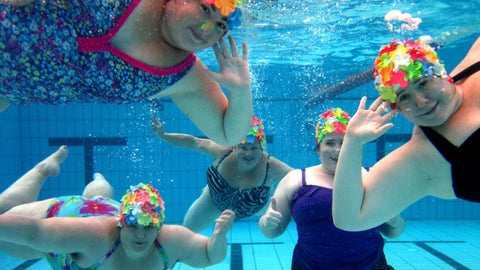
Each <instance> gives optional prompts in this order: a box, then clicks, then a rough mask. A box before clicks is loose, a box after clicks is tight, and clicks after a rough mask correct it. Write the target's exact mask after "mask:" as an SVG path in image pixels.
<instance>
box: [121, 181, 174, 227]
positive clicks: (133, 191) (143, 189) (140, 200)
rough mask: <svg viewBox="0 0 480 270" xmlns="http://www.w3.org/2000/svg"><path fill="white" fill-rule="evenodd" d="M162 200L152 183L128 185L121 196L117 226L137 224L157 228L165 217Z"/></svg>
mask: <svg viewBox="0 0 480 270" xmlns="http://www.w3.org/2000/svg"><path fill="white" fill-rule="evenodd" d="M164 210H165V208H164V206H163V200H162V198H161V197H160V194H159V193H158V191H157V190H156V189H155V188H153V186H152V185H150V184H148V185H145V184H142V183H140V184H138V185H136V186H130V189H129V190H127V193H125V195H124V196H123V198H122V204H121V205H120V214H118V216H117V221H118V226H122V225H132V224H139V225H143V226H149V225H150V224H152V225H153V226H154V227H156V228H157V229H160V227H161V226H162V224H163V220H164V219H165V215H164Z"/></svg>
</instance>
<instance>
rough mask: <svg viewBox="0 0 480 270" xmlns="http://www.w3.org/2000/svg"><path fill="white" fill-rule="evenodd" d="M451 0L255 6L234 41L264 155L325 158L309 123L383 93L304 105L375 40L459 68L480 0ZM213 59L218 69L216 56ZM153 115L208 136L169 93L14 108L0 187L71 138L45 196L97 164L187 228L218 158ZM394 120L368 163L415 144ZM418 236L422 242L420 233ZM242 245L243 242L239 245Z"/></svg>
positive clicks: (448, 207)
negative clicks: (164, 135) (263, 138)
mask: <svg viewBox="0 0 480 270" xmlns="http://www.w3.org/2000/svg"><path fill="white" fill-rule="evenodd" d="M451 2H452V1H348V2H342V1H313V0H309V1H302V2H300V1H298V2H295V1H293V2H292V1H286V0H285V1H283V0H282V1H250V2H249V3H247V5H246V6H247V8H246V9H245V11H244V15H243V17H244V22H243V26H242V27H241V28H238V29H235V30H233V31H231V34H232V35H234V37H236V40H237V41H241V40H246V41H247V42H248V45H249V49H250V50H249V60H250V64H251V72H252V78H253V85H252V86H253V91H254V98H255V104H254V110H255V113H256V115H258V116H259V117H260V118H261V119H263V121H264V125H265V132H266V134H267V136H268V152H269V153H270V154H271V155H273V156H275V157H277V158H279V159H280V160H283V161H285V162H286V163H288V164H289V165H291V166H292V167H294V168H301V167H307V166H311V165H313V164H317V163H318V159H317V156H316V155H315V153H313V151H311V149H312V147H313V145H314V139H313V127H312V123H314V121H315V118H316V116H317V115H318V114H319V113H320V112H322V111H324V110H325V109H328V108H329V107H332V106H334V107H341V108H343V109H344V110H346V111H348V112H351V113H353V112H354V111H355V109H356V107H357V105H358V100H359V97H361V96H363V95H367V96H369V97H372V98H373V97H376V95H377V94H376V92H375V90H374V88H373V86H372V84H371V83H369V84H365V85H362V86H360V87H357V88H355V89H353V90H352V91H350V92H348V93H345V94H343V95H341V96H339V97H337V98H335V99H333V100H328V101H326V102H324V103H321V104H319V105H318V106H316V107H314V108H311V109H307V108H305V106H304V104H305V102H306V101H308V100H309V99H311V98H312V97H314V96H316V95H317V94H318V91H319V89H324V88H325V87H328V86H329V85H332V84H335V83H338V82H340V81H342V80H343V79H345V78H347V77H348V76H351V75H353V74H356V73H359V72H361V71H364V70H366V69H368V68H369V67H370V66H371V63H372V61H373V58H374V57H375V54H376V53H377V51H378V47H379V46H380V45H381V44H384V43H386V42H388V41H389V40H391V39H392V38H394V37H405V36H407V37H418V36H420V35H427V34H428V35H431V36H432V37H434V38H437V37H440V38H439V39H438V40H441V45H442V46H443V47H442V48H441V49H440V50H439V54H440V57H441V58H443V59H444V60H445V63H446V66H447V70H451V69H452V68H453V67H454V65H455V64H456V63H458V61H459V60H460V59H461V58H462V57H463V56H464V55H465V53H466V50H467V49H468V48H469V47H470V45H471V44H472V43H473V41H474V40H475V38H476V37H477V36H478V34H479V30H478V29H479V28H478V24H480V23H479V21H480V20H479V19H480V18H479V16H480V15H478V12H475V11H476V10H478V8H479V7H480V2H479V1H455V2H454V4H453V3H451ZM391 9H399V10H401V11H402V12H410V13H411V14H412V15H414V16H415V17H420V18H422V20H423V22H422V24H420V26H419V29H418V30H417V31H412V32H405V33H404V34H399V33H394V32H390V31H389V30H388V28H387V26H386V22H385V21H384V20H383V16H384V15H385V14H386V13H387V12H388V11H389V10H391ZM442 37H444V38H442ZM439 42H440V41H439ZM212 55H213V53H212V52H211V51H206V52H201V53H199V54H198V56H199V57H200V58H202V59H205V60H207V59H208V57H211V56H212ZM205 62H206V63H207V64H208V65H209V66H211V67H212V69H214V70H215V69H216V64H215V63H209V62H208V60H207V61H205ZM152 113H155V115H156V116H157V117H159V118H161V120H162V121H163V122H164V125H165V129H166V131H167V132H168V131H171V132H180V133H189V134H193V135H196V136H202V134H201V133H200V131H199V130H198V129H196V128H195V127H194V126H193V125H192V124H191V123H190V121H189V120H188V119H187V118H186V117H185V116H184V115H183V114H182V113H181V112H180V111H179V110H178V109H177V108H176V107H175V106H174V105H173V103H172V102H171V101H170V100H163V101H162V102H161V103H160V104H157V105H156V106H152V105H150V104H131V105H103V104H102V105H101V104H75V105H68V106H49V105H31V106H28V107H22V106H11V107H10V108H8V109H7V110H6V111H5V112H3V113H1V114H0V121H1V125H0V149H2V150H1V151H0V160H1V162H0V175H1V179H2V180H1V181H0V188H1V189H2V190H3V189H5V188H6V187H7V186H8V185H9V184H10V183H11V182H12V181H13V180H14V179H16V178H18V177H19V176H20V175H21V174H23V173H24V172H25V171H26V170H28V169H29V168H30V167H32V166H33V165H34V164H35V163H36V162H38V161H40V160H41V159H43V157H44V156H45V155H46V154H48V153H50V152H53V151H54V150H55V149H56V148H57V147H58V146H59V145H61V144H67V145H68V147H69V150H70V153H69V157H68V159H67V161H66V162H65V163H64V164H63V165H62V173H61V174H60V176H59V177H56V178H52V179H50V180H48V181H47V182H46V184H45V186H44V189H43V190H42V193H41V195H40V197H41V198H47V197H52V196H57V195H61V194H78V193H80V192H81V191H82V189H83V186H84V184H85V181H86V180H87V181H88V180H89V175H91V173H93V172H96V171H98V172H101V173H102V174H104V175H105V177H106V178H107V179H108V180H109V181H110V182H111V183H112V184H113V186H114V187H115V191H116V198H117V199H120V198H119V196H120V194H123V193H124V191H125V189H126V188H127V187H128V186H129V185H130V184H136V183H138V182H140V181H142V182H149V183H152V184H153V185H155V186H156V187H158V188H159V190H161V192H162V196H163V197H164V199H165V201H166V222H167V223H181V221H182V220H183V215H184V213H185V212H186V211H187V209H188V207H189V205H190V204H191V203H192V202H193V201H194V200H195V199H196V198H197V197H198V195H199V193H200V190H201V188H203V186H204V185H205V170H206V168H207V167H208V166H209V165H210V163H211V160H210V159H209V158H207V157H204V156H202V155H199V154H195V153H193V152H191V151H187V150H182V149H178V148H174V147H171V146H169V145H167V144H165V143H162V142H160V140H158V139H156V138H154V136H153V135H152V134H151V130H150V125H149V123H148V121H149V119H150V117H151V114H152ZM394 121H395V122H394V123H395V128H394V129H393V130H392V131H390V132H389V136H387V137H385V141H379V142H377V143H371V144H369V146H368V147H367V149H366V150H367V152H368V154H367V156H366V160H365V166H370V165H372V164H373V163H374V162H375V160H376V159H377V158H378V157H379V156H381V155H382V151H386V152H389V151H391V150H392V149H394V148H395V147H397V146H398V145H399V144H401V143H402V141H404V140H405V139H408V138H405V136H402V134H407V133H409V132H410V131H411V128H412V126H411V125H410V124H408V123H407V122H406V121H405V120H404V119H403V118H401V117H397V119H395V120H394ZM403 216H404V217H405V218H406V219H410V220H429V222H430V220H442V222H443V221H444V220H478V219H480V206H479V205H475V204H472V203H467V202H463V201H444V200H439V199H435V198H425V199H423V200H421V201H419V202H417V203H416V204H414V205H412V206H411V207H409V208H408V209H407V210H405V211H404V213H403ZM249 220H255V218H251V219H249ZM449 222H451V221H448V222H446V223H449ZM472 222H473V221H472ZM246 224H249V223H246ZM253 224H254V223H253ZM469 224H472V223H469ZM473 224H478V223H473ZM248 226H253V225H248ZM471 226H474V225H471ZM407 227H408V224H407ZM242 230H243V229H240V230H239V231H242ZM251 232H254V233H255V232H256V230H251ZM232 237H234V236H232ZM235 237H236V236H235ZM415 240H418V241H423V240H422V238H417V239H415ZM430 240H431V239H427V240H425V241H430ZM464 240H465V239H464ZM275 241H276V240H275ZM412 241H413V240H412ZM432 241H433V240H432ZM435 241H436V240H435ZM446 241H450V240H446ZM452 241H453V240H452ZM238 242H241V241H240V240H239V241H235V243H238ZM477 254H478V253H477ZM284 256H285V257H286V258H290V257H291V249H290V250H288V248H287V251H286V252H285V255H284ZM32 269H34V268H32ZM212 269H213V268H212ZM223 269H225V268H223ZM245 269H250V268H247V267H245ZM258 269H261V268H258ZM419 269H426V268H419ZM472 269H475V268H472Z"/></svg>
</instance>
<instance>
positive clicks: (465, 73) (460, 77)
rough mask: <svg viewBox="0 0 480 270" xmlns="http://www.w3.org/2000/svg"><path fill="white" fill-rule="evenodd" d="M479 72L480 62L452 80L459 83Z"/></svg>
mask: <svg viewBox="0 0 480 270" xmlns="http://www.w3.org/2000/svg"><path fill="white" fill-rule="evenodd" d="M479 70H480V61H478V62H476V63H475V64H473V65H471V66H469V67H468V68H466V69H464V70H463V71H462V72H460V73H458V74H457V75H455V76H453V77H452V80H453V82H458V81H460V80H463V79H465V78H468V77H469V76H470V75H472V74H473V73H475V72H477V71H479Z"/></svg>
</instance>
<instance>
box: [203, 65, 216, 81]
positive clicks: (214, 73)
mask: <svg viewBox="0 0 480 270" xmlns="http://www.w3.org/2000/svg"><path fill="white" fill-rule="evenodd" d="M202 72H203V73H204V74H205V75H207V76H208V77H210V79H212V80H214V81H216V82H217V83H218V82H219V81H220V74H218V73H216V72H213V71H211V70H209V69H208V68H205V69H202Z"/></svg>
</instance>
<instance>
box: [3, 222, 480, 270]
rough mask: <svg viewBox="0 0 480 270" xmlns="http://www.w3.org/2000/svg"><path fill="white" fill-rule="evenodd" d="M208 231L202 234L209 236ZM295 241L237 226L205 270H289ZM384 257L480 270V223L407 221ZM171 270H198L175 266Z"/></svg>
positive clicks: (399, 269) (6, 260) (10, 262)
mask: <svg viewBox="0 0 480 270" xmlns="http://www.w3.org/2000/svg"><path fill="white" fill-rule="evenodd" d="M212 229H213V228H209V229H207V230H206V231H204V232H203V234H205V235H208V234H209V233H211V231H212ZM296 239H297V235H296V229H295V224H294V223H291V224H290V226H289V227H288V229H287V231H286V232H285V233H284V234H283V235H282V236H280V237H278V238H276V239H273V240H270V239H268V238H266V237H265V236H263V235H262V233H261V232H260V230H259V229H258V225H257V223H256V222H237V223H235V224H234V226H233V228H232V230H231V231H230V233H229V243H230V245H229V247H228V248H229V250H228V254H227V257H226V258H225V260H224V261H223V262H221V263H220V264H217V265H215V266H211V267H208V268H204V269H208V270H215V269H219V270H220V269H222V270H226V269H230V270H241V269H246V270H257V269H258V270H270V269H272V270H275V269H283V270H287V269H290V264H291V259H292V253H293V248H294V246H295V242H296ZM385 255H386V257H387V261H388V263H389V264H390V265H392V266H393V267H394V268H395V269H396V270H412V269H419V270H420V269H421V270H429V269H432V270H433V269H435V270H437V269H472V270H475V269H480V220H441V221H438V220H431V221H430V220H409V221H407V227H406V230H405V233H404V234H403V235H402V236H401V237H399V238H398V239H395V240H391V241H387V243H386V245H385ZM0 269H5V270H14V269H15V270H20V269H29V270H46V269H50V268H49V266H48V265H47V263H46V262H45V260H37V261H23V260H16V259H12V258H10V257H8V256H6V255H4V254H1V253H0ZM173 269H174V270H184V269H197V268H192V267H189V266H187V265H184V264H181V263H178V264H177V265H176V266H175V267H174V268H173Z"/></svg>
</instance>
